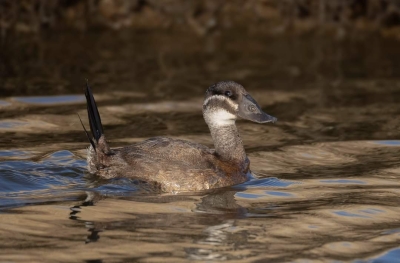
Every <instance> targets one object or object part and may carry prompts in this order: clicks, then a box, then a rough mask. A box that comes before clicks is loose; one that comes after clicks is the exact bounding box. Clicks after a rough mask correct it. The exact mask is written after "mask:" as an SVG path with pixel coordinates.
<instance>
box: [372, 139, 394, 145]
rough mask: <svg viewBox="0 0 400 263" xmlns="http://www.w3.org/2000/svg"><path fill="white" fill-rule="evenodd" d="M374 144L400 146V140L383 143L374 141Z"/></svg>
mask: <svg viewBox="0 0 400 263" xmlns="http://www.w3.org/2000/svg"><path fill="white" fill-rule="evenodd" d="M373 143H375V144H379V145H387V146H400V140H382V141H373Z"/></svg>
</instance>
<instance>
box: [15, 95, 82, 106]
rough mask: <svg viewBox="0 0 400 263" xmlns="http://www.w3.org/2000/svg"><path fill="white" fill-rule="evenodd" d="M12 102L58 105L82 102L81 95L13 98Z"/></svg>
mask: <svg viewBox="0 0 400 263" xmlns="http://www.w3.org/2000/svg"><path fill="white" fill-rule="evenodd" d="M14 100H16V101H19V102H24V103H31V104H43V105H49V104H59V103H77V102H84V101H85V97H84V96H83V95H60V96H41V97H15V98H14Z"/></svg>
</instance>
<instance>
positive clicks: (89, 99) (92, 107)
mask: <svg viewBox="0 0 400 263" xmlns="http://www.w3.org/2000/svg"><path fill="white" fill-rule="evenodd" d="M85 97H86V103H87V112H88V117H89V123H90V131H91V132H92V135H93V138H94V139H95V140H96V142H98V141H99V139H100V137H101V136H102V135H103V134H104V132H103V125H102V124H101V119H100V114H99V111H98V109H97V105H96V101H95V100H94V97H93V93H92V90H91V89H90V87H89V83H88V81H86V89H85ZM92 142H93V140H91V143H92ZM92 146H93V144H92Z"/></svg>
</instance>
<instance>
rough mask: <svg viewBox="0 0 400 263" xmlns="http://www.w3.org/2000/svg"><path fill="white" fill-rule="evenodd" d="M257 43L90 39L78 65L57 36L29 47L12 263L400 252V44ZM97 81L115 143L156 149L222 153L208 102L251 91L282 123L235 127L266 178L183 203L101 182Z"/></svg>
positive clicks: (2, 164)
mask: <svg viewBox="0 0 400 263" xmlns="http://www.w3.org/2000/svg"><path fill="white" fill-rule="evenodd" d="M73 37H74V40H75V36H73ZM248 37H249V38H251V41H249V39H248V38H247V37H245V38H242V37H236V38H235V41H231V38H232V36H229V37H228V38H227V39H224V37H222V36H215V37H214V38H213V39H211V40H207V41H209V42H208V43H205V42H207V41H203V40H202V41H193V39H190V38H183V39H180V41H176V38H175V37H171V36H168V35H162V34H161V35H158V36H157V37H152V36H147V35H140V37H136V38H134V39H132V38H131V37H129V35H125V34H121V35H117V36H115V35H113V34H111V33H109V34H104V35H100V36H96V37H94V38H93V39H92V38H90V37H88V36H82V38H83V40H85V41H69V46H68V48H69V50H72V51H73V52H72V51H71V52H72V53H74V54H75V56H74V57H76V58H74V59H72V56H71V58H70V57H69V56H68V57H65V55H64V54H63V52H64V51H65V50H63V48H62V47H63V46H64V45H60V42H61V43H64V42H65V39H64V38H63V37H60V39H59V38H57V37H54V39H52V38H50V39H49V40H48V41H49V43H47V42H46V41H44V40H42V39H39V40H37V42H35V43H33V44H32V45H34V48H33V49H29V50H28V51H27V52H28V53H29V54H28V55H27V56H29V57H30V58H31V59H32V61H31V63H21V66H20V67H13V64H12V65H11V64H10V65H8V66H9V67H11V68H13V70H14V71H11V72H15V74H14V75H13V76H10V77H9V78H6V79H4V80H2V81H3V84H4V85H3V86H2V87H4V88H5V92H7V93H5V94H7V96H5V95H4V96H5V97H2V98H0V99H1V100H0V110H1V112H0V133H1V136H2V138H4V140H1V141H0V170H1V178H0V180H1V183H2V184H0V187H2V188H1V189H2V191H0V199H1V203H0V204H1V206H0V209H2V210H0V261H1V262H7V261H11V262H76V261H85V260H86V261H89V262H90V260H92V261H91V262H95V260H97V262H101V261H103V262H122V261H125V262H132V261H140V262H142V261H143V262H187V261H188V260H199V261H224V260H231V261H232V262H239V261H244V262H246V261H247V262H248V261H251V262H266V261H269V260H274V261H275V262H326V261H334V260H336V261H352V260H356V259H361V260H364V259H369V258H379V259H382V258H381V257H383V256H384V255H385V254H387V253H389V251H393V250H394V251H396V249H399V241H400V222H399V218H400V210H399V208H398V207H399V201H400V190H399V189H400V181H399V171H400V166H399V155H398V149H399V147H400V143H399V141H396V139H398V138H400V133H399V132H398V131H399V123H400V117H399V114H398V113H399V108H398V100H397V97H398V96H397V95H398V94H399V87H400V86H399V81H398V79H397V78H398V77H397V75H396V73H395V72H398V69H399V68H398V65H397V64H398V63H397V62H396V61H397V58H398V57H400V56H399V54H397V53H396V52H398V43H397V42H394V43H392V42H386V41H387V40H382V39H381V40H379V41H382V42H379V41H378V40H376V39H362V40H359V41H358V42H357V43H356V44H354V45H353V44H351V43H347V42H335V45H332V42H325V40H324V39H307V38H305V39H301V38H298V39H297V38H296V39H289V40H288V39H287V38H282V39H281V38H277V39H270V38H266V39H264V38H262V37H260V36H251V35H249V36H248ZM67 39H68V38H67ZM111 40H113V41H111ZM115 40H118V41H115ZM50 43H51V44H50ZM116 43H117V44H116ZM160 43H161V44H160ZM116 45H117V47H116ZM205 46H207V47H205ZM23 47H24V45H23V44H20V43H15V49H11V50H10V54H9V56H14V57H16V54H19V52H20V51H21V50H25V49H24V48H23ZM55 47H60V48H58V49H57V48H55ZM244 47H246V48H245V50H244ZM382 47H384V48H382ZM60 49H61V50H60ZM155 50H157V52H155ZM67 54H70V53H67ZM138 54H140V55H138ZM45 62H46V63H45ZM47 62H50V64H51V65H54V69H53V68H52V69H51V70H54V72H55V73H56V74H45V73H43V72H48V71H46V70H50V69H48V63H47ZM17 64H18V63H17ZM388 68H389V69H390V70H387V71H385V70H382V69H388ZM87 77H89V79H90V81H91V83H93V85H92V86H93V89H94V91H95V97H96V100H97V101H98V105H99V111H100V113H101V115H102V119H103V124H104V125H105V131H106V134H107V138H108V139H110V141H111V145H112V146H121V145H125V144H127V143H134V142H137V141H141V140H143V139H145V138H148V137H152V136H169V137H175V138H183V139H188V140H192V141H196V142H199V143H203V144H205V145H208V146H212V141H211V137H210V135H209V131H208V129H207V126H206V124H205V123H204V120H203V118H202V116H201V105H202V96H203V94H204V91H205V90H206V88H207V86H208V85H210V84H211V83H212V82H214V81H218V80H222V79H233V80H236V81H238V82H241V83H242V84H244V86H245V87H246V89H247V90H248V91H249V92H250V93H251V94H252V96H253V97H254V98H255V99H256V100H257V101H258V102H259V103H260V105H262V107H263V109H264V110H265V111H266V112H268V113H269V114H271V115H274V116H276V117H278V122H277V123H276V124H270V125H257V124H252V123H248V122H244V121H239V122H238V127H239V130H240V132H241V136H242V139H243V141H244V144H245V148H246V151H247V153H248V155H249V158H250V160H251V168H252V171H253V173H254V174H255V176H256V177H257V178H255V179H254V180H252V181H250V182H247V183H245V184H243V185H239V186H235V187H231V188H227V189H220V190H218V191H212V192H206V193H181V194H178V195H155V194H152V193H147V192H146V191H140V190H138V189H137V187H136V185H131V184H130V182H125V181H122V182H120V183H118V182H109V181H102V180H98V179H95V178H91V177H90V176H88V175H87V174H85V173H84V170H85V168H84V166H85V164H84V158H85V148H86V147H87V146H88V143H87V141H86V138H85V135H84V133H83V132H82V128H81V125H80V122H79V119H78V117H77V116H76V114H77V113H78V114H79V115H80V116H81V117H82V118H83V120H84V123H86V113H85V106H84V103H83V102H82V100H81V98H82V95H81V92H82V84H83V83H82V82H84V81H82V80H83V79H85V78H87ZM92 79H93V81H92ZM25 86H26V87H25ZM20 87H22V88H20ZM24 88H25V89H24ZM66 94H75V95H73V96H72V97H71V96H70V95H66ZM28 95H32V96H31V97H30V96H28ZM39 95H40V96H39ZM52 95H61V98H60V97H56V98H55V97H53V96H52ZM37 96H39V98H38V97H37Z"/></svg>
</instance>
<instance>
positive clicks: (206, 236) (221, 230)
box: [69, 190, 247, 260]
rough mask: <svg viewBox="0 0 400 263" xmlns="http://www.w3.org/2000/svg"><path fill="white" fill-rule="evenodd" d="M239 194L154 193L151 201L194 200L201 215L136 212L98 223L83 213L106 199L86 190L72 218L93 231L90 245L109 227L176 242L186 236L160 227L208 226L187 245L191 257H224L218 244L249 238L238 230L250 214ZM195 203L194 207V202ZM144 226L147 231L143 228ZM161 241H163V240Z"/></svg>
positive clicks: (232, 244)
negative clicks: (237, 225)
mask: <svg viewBox="0 0 400 263" xmlns="http://www.w3.org/2000/svg"><path fill="white" fill-rule="evenodd" d="M236 193H237V190H234V191H233V190H228V191H226V190H225V191H224V190H220V191H213V192H210V193H207V194H204V195H203V196H201V197H200V198H199V196H196V198H193V196H182V195H173V196H165V198H164V197H163V198H155V197H154V196H153V198H154V199H153V200H150V201H151V202H154V201H155V202H163V203H164V202H170V203H172V202H174V201H176V202H178V201H179V202H181V201H182V200H185V201H191V202H193V201H194V202H195V203H194V208H193V209H192V211H193V212H195V214H198V216H196V215H195V214H194V216H193V214H192V213H189V216H186V214H182V213H172V214H171V213H170V214H157V213H155V214H154V213H150V214H135V215H133V216H132V219H124V220H115V221H111V222H110V221H108V222H97V221H85V220H82V218H80V216H79V214H80V213H81V212H82V211H83V210H84V209H85V207H87V206H96V205H100V203H101V201H100V200H102V199H104V198H106V197H105V196H102V195H101V194H99V193H98V192H95V191H92V192H86V194H87V197H86V199H85V200H83V201H82V202H81V204H79V205H75V206H73V207H71V208H70V209H71V212H70V215H69V218H70V219H71V220H75V221H77V222H80V223H83V224H84V225H85V227H86V228H87V229H88V231H89V232H90V234H89V235H88V236H87V237H86V240H85V241H84V242H85V243H86V244H88V243H92V242H97V241H99V239H100V236H101V232H104V231H106V230H114V229H118V228H121V227H122V228H124V230H126V231H129V232H136V231H137V230H138V231H137V232H139V233H140V232H141V233H143V232H146V233H147V234H146V235H147V236H144V235H143V236H140V237H139V238H142V239H143V241H148V240H154V239H157V238H160V239H163V238H165V239H168V240H165V241H166V242H168V241H170V242H173V241H174V240H175V239H176V240H177V241H178V240H180V239H181V238H182V237H179V234H177V235H173V234H170V235H169V236H165V234H162V235H161V233H162V232H161V233H158V235H157V230H162V229H165V228H173V229H179V230H181V229H182V228H185V224H187V225H189V226H192V225H197V226H199V225H200V226H205V228H204V229H203V230H201V229H200V231H199V229H196V230H197V231H196V233H197V235H196V236H195V237H194V238H193V241H194V244H196V245H195V246H191V247H186V248H185V249H184V250H185V252H186V253H187V255H188V257H189V258H191V259H196V260H199V259H204V260H205V259H207V260H210V259H224V258H226V256H225V255H224V253H222V254H221V252H220V251H219V248H218V245H222V246H226V245H228V246H235V244H236V242H237V241H238V240H243V238H244V239H246V240H247V237H243V234H244V233H242V232H237V231H235V219H237V218H242V217H244V216H245V215H246V213H247V210H246V209H245V208H243V207H241V206H240V205H238V204H237V202H236V200H235V194H236ZM136 198H137V197H136ZM136 198H135V199H136ZM141 198H144V199H146V201H149V200H148V199H149V198H150V199H151V197H148V196H142V197H141ZM99 201H100V203H99ZM136 201H137V199H136ZM191 206H193V203H192V205H191ZM182 216H184V218H182ZM140 229H141V230H145V231H141V230H140ZM148 229H151V230H155V231H156V232H154V233H151V232H150V233H148ZM141 233H140V234H141ZM163 235H164V236H163ZM237 235H239V236H241V238H237V237H236V236H237ZM159 241H160V242H163V240H159ZM208 245H209V247H208V248H204V246H208ZM199 246H200V247H201V248H200V247H199ZM214 246H215V247H216V248H215V249H213V247H214Z"/></svg>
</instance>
